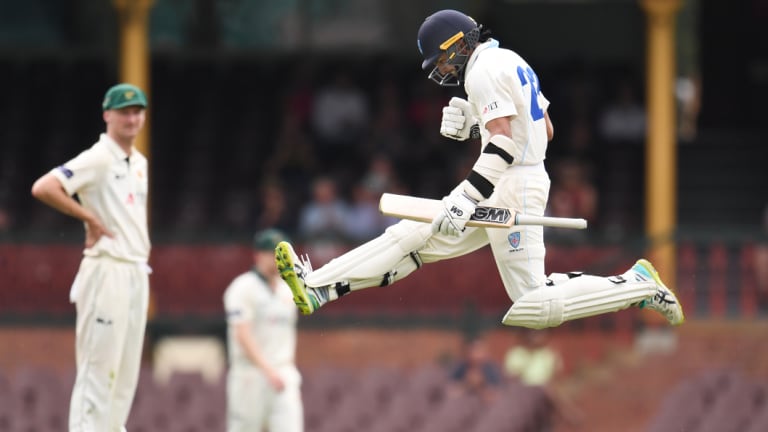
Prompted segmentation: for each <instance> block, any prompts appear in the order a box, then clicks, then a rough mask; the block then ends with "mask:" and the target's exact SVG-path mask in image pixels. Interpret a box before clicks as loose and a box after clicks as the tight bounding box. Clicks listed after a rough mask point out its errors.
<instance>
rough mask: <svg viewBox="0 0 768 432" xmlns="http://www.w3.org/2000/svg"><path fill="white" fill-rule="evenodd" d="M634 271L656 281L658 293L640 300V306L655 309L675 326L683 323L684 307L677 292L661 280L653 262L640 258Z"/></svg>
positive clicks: (634, 266)
mask: <svg viewBox="0 0 768 432" xmlns="http://www.w3.org/2000/svg"><path fill="white" fill-rule="evenodd" d="M632 271H633V272H634V273H636V274H637V275H638V276H640V277H641V278H644V279H645V280H649V279H653V280H654V281H655V282H656V294H654V295H653V296H651V297H649V298H647V299H645V300H643V301H642V302H640V304H639V306H640V308H641V309H642V308H648V309H651V310H655V311H656V312H658V313H660V314H662V315H664V317H665V318H666V319H667V321H668V322H669V323H670V324H671V325H673V326H676V325H680V324H682V323H683V322H684V321H685V315H684V314H683V307H682V305H681V304H680V301H679V300H677V297H676V296H675V293H674V292H672V290H671V289H669V288H667V286H666V285H664V282H662V281H661V278H660V277H659V273H658V272H657V271H656V269H655V268H654V267H653V264H651V262H650V261H648V260H646V259H639V260H637V262H636V263H635V265H633V266H632Z"/></svg>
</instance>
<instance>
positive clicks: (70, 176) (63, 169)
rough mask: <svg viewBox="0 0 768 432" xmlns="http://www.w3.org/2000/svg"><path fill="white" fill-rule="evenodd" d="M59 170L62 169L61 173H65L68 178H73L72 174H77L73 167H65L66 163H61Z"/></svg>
mask: <svg viewBox="0 0 768 432" xmlns="http://www.w3.org/2000/svg"><path fill="white" fill-rule="evenodd" d="M58 170H59V171H61V173H62V174H64V176H65V177H66V178H72V176H73V175H75V173H73V172H72V170H71V169H69V168H67V167H65V166H64V165H59V166H58Z"/></svg>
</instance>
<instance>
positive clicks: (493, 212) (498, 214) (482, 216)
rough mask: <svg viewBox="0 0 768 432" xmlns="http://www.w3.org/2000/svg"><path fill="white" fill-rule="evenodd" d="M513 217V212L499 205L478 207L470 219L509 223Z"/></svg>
mask: <svg viewBox="0 0 768 432" xmlns="http://www.w3.org/2000/svg"><path fill="white" fill-rule="evenodd" d="M511 218H512V212H511V211H510V210H509V209H506V208H499V207H476V208H475V213H474V214H473V215H472V217H471V218H470V220H474V221H483V222H496V223H502V224H504V223H507V222H509V220H510V219H511Z"/></svg>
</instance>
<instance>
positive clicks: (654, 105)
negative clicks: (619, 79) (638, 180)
mask: <svg viewBox="0 0 768 432" xmlns="http://www.w3.org/2000/svg"><path fill="white" fill-rule="evenodd" d="M640 4H641V6H642V8H643V10H644V11H645V13H646V17H647V38H646V41H647V42H646V43H647V46H646V49H647V51H646V55H647V59H646V88H647V90H646V91H647V93H646V95H647V103H648V108H647V112H648V138H647V139H648V141H647V142H646V165H645V166H646V168H645V178H646V180H645V185H646V213H645V220H646V224H645V229H646V234H647V235H648V237H649V238H650V239H651V240H652V241H653V243H652V244H651V247H650V250H649V251H648V252H649V255H650V258H651V259H652V261H653V263H654V265H656V267H657V270H658V271H659V273H660V274H661V276H662V278H663V279H664V280H665V281H667V282H669V284H670V285H671V286H674V285H675V284H676V281H677V275H676V271H675V270H676V259H675V251H676V248H675V244H674V242H672V241H671V240H672V239H671V236H672V235H673V234H674V231H675V227H676V225H677V139H676V130H677V127H676V124H677V123H676V115H675V99H674V81H675V73H676V71H675V20H676V14H677V11H678V10H679V9H680V6H681V0H640Z"/></svg>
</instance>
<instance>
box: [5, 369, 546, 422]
mask: <svg viewBox="0 0 768 432" xmlns="http://www.w3.org/2000/svg"><path fill="white" fill-rule="evenodd" d="M72 379H73V377H72V376H71V375H69V376H66V377H61V376H58V375H57V374H55V373H53V372H51V371H50V370H46V369H39V368H29V369H25V370H22V371H20V372H19V373H17V374H15V375H14V376H13V377H7V376H4V375H2V374H0V431H2V432H58V431H63V430H65V429H66V419H67V409H68V408H67V406H68V398H69V391H70V388H71V384H72ZM447 383H448V378H447V375H446V373H445V370H444V369H443V368H441V367H438V366H422V367H419V368H416V369H412V370H401V369H390V368H378V367H369V368H367V369H362V370H360V371H350V370H348V369H341V368H329V367H323V368H318V369H316V370H311V371H308V372H305V373H304V384H303V398H304V404H305V423H306V430H307V432H332V431H333V432H357V431H361V430H368V431H376V432H398V431H403V432H405V431H409V432H415V431H423V432H432V431H446V432H453V431H455V432H459V431H461V432H471V431H483V432H496V431H498V432H515V431H521V432H522V431H537V430H541V429H542V427H543V425H544V424H546V423H547V422H548V421H549V420H550V419H551V415H552V411H551V406H550V404H549V402H548V400H547V399H546V396H545V395H544V393H543V392H541V391H539V390H538V389H536V388H529V387H523V386H521V385H518V384H514V383H509V385H507V386H506V387H505V389H504V391H502V392H501V394H500V396H499V397H498V398H496V399H494V400H492V401H486V400H483V399H480V398H479V397H478V396H474V395H464V396H449V395H448V393H446V391H445V390H446V384H447ZM225 412H226V397H225V380H224V379H223V377H222V379H221V380H218V381H217V382H213V383H211V382H207V381H205V380H204V379H203V377H202V376H201V375H200V374H198V373H196V372H176V373H174V374H173V375H171V377H170V379H169V381H168V382H167V383H159V382H157V381H155V380H154V379H153V378H152V372H151V371H150V370H144V371H143V373H142V375H141V381H140V383H139V387H138V391H137V395H136V400H135V403H134V407H133V411H132V414H131V417H130V419H129V422H128V429H129V430H130V431H132V432H156V431H157V432H159V431H163V432H216V431H223V430H224V428H225V422H226V420H225V419H226V414H225Z"/></svg>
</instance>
